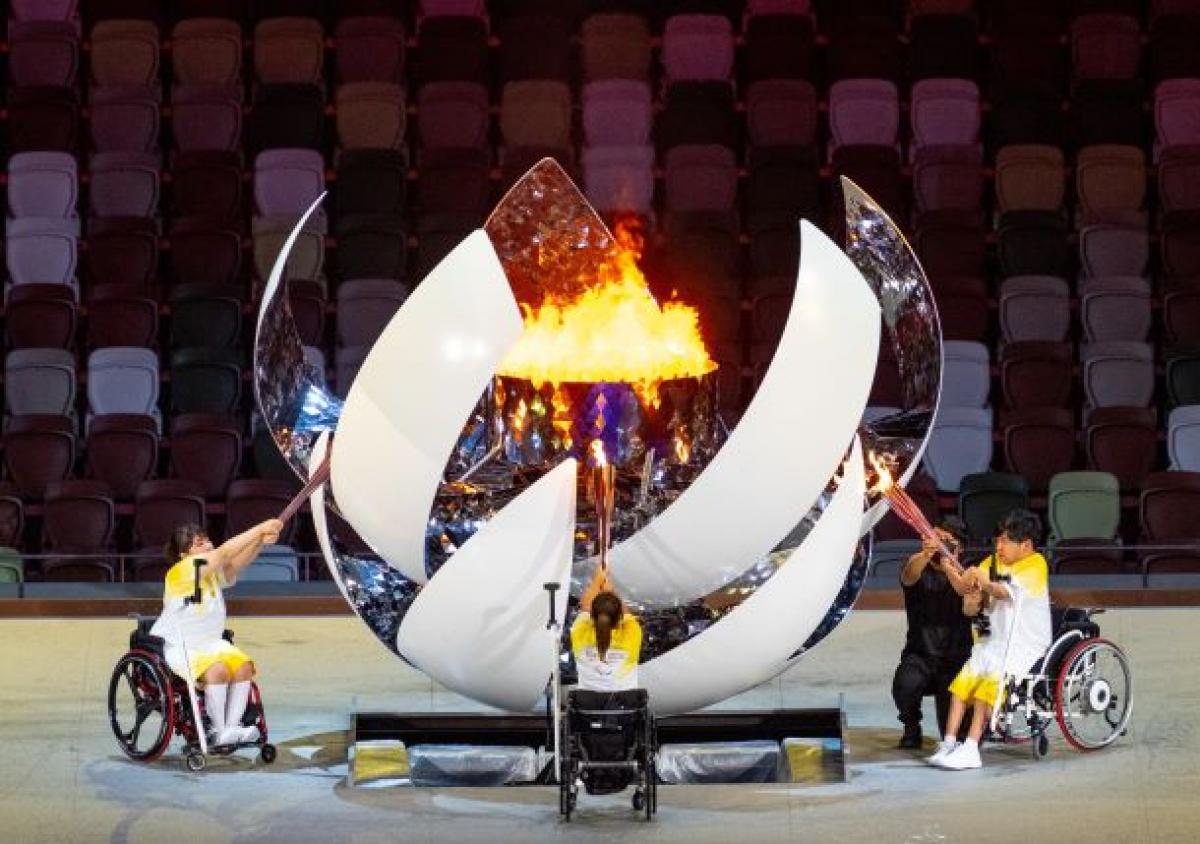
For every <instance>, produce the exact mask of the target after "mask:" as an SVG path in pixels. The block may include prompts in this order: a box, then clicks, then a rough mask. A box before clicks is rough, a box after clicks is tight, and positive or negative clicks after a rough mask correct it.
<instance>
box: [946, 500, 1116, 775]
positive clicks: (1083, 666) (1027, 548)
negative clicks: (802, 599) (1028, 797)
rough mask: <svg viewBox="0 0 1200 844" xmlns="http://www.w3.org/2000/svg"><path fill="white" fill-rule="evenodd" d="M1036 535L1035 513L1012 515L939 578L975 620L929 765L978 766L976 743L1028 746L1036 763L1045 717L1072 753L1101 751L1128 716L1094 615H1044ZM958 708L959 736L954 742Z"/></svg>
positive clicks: (1109, 647) (1045, 745) (1044, 744)
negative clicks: (962, 565) (979, 555)
mask: <svg viewBox="0 0 1200 844" xmlns="http://www.w3.org/2000/svg"><path fill="white" fill-rule="evenodd" d="M1040 533H1041V522H1040V520H1039V519H1038V517H1037V516H1036V515H1034V514H1033V513H1030V512H1029V511H1027V510H1015V511H1013V512H1012V513H1010V514H1009V515H1008V516H1006V517H1005V519H1004V520H1003V521H1002V522H1001V523H1000V525H999V527H998V529H997V534H996V550H995V553H994V554H993V555H992V556H990V557H988V558H987V559H985V560H984V561H983V562H982V563H981V564H980V565H979V566H977V567H975V568H972V569H967V570H966V571H965V572H963V573H962V574H957V573H953V572H951V573H950V574H949V575H948V576H949V578H950V580H951V583H952V585H953V586H954V588H955V589H956V590H957V591H959V592H960V593H961V594H963V596H964V597H963V603H964V612H966V613H968V614H969V615H976V616H979V617H980V619H981V620H982V621H984V622H985V623H984V624H983V625H982V629H981V630H980V633H979V635H978V636H977V639H976V642H975V645H974V647H973V648H972V650H971V656H970V658H969V659H968V660H967V663H966V664H965V665H964V666H963V668H962V670H961V671H960V672H959V674H958V676H957V677H956V678H955V679H954V682H952V683H951V684H950V692H951V695H952V696H953V697H952V700H951V705H950V712H949V716H948V718H947V722H946V730H945V738H944V739H943V741H942V744H941V746H940V747H939V749H938V751H937V753H935V754H934V755H933V756H932V757H930V759H929V762H930V764H932V765H935V766H937V767H941V768H948V769H950V770H964V769H969V768H978V767H980V766H981V764H982V760H981V757H980V755H979V745H980V743H981V742H982V741H984V740H985V738H986V740H990V741H993V742H1000V743H1016V742H1024V741H1031V742H1032V746H1033V752H1034V755H1035V757H1037V758H1041V757H1042V756H1045V755H1046V753H1048V752H1049V740H1048V738H1047V737H1046V734H1045V731H1046V728H1047V727H1048V726H1049V724H1050V723H1051V721H1057V722H1058V724H1059V727H1060V729H1061V730H1062V733H1063V736H1064V737H1065V738H1066V739H1067V741H1068V742H1070V743H1071V744H1072V745H1073V746H1074V747H1077V748H1079V749H1081V750H1095V749H1098V748H1100V747H1105V746H1107V745H1108V744H1111V743H1112V742H1113V741H1115V740H1116V738H1117V736H1119V735H1121V734H1122V733H1123V732H1124V731H1125V727H1126V725H1127V724H1128V722H1129V716H1130V714H1131V712H1132V698H1131V693H1132V685H1131V679H1130V672H1129V663H1128V660H1127V659H1126V657H1125V654H1124V653H1123V652H1122V651H1121V649H1120V648H1118V647H1117V646H1116V645H1114V644H1112V643H1111V642H1109V641H1107V640H1105V639H1102V638H1100V628H1099V625H1097V624H1096V623H1095V622H1094V621H1093V620H1092V616H1093V615H1094V614H1095V611H1092V610H1079V609H1052V607H1051V606H1050V600H1049V582H1048V568H1047V565H1046V561H1045V559H1044V558H1043V557H1042V555H1041V554H1039V553H1037V552H1036V551H1035V550H1034V545H1035V543H1036V542H1037V540H1038V538H1039V536H1040ZM968 711H969V712H970V713H971V722H970V729H969V732H968V738H967V740H966V741H965V742H963V743H962V744H959V743H958V742H957V741H956V737H957V735H958V730H959V727H960V726H961V724H962V721H963V719H964V717H965V716H966V714H967V713H968Z"/></svg>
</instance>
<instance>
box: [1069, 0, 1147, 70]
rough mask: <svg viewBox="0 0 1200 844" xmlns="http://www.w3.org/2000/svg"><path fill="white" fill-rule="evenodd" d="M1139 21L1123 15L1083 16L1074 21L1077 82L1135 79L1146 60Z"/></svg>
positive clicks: (1073, 36) (1072, 55) (1073, 44)
mask: <svg viewBox="0 0 1200 844" xmlns="http://www.w3.org/2000/svg"><path fill="white" fill-rule="evenodd" d="M1141 54H1142V33H1141V30H1140V28H1139V26H1138V22H1137V19H1136V18H1134V17H1131V16H1129V15H1119V14H1086V15H1079V16H1078V17H1076V18H1075V19H1074V20H1072V21H1071V68H1072V75H1073V76H1074V77H1075V79H1133V78H1134V77H1136V76H1137V75H1138V66H1139V65H1140V64H1141V58H1142V55H1141Z"/></svg>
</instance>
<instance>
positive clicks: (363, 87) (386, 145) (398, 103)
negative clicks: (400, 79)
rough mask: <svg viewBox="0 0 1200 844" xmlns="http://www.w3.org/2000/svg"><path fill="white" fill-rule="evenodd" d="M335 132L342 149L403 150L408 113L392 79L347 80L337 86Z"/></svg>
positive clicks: (399, 89)
mask: <svg viewBox="0 0 1200 844" xmlns="http://www.w3.org/2000/svg"><path fill="white" fill-rule="evenodd" d="M336 113H337V135H338V142H339V143H340V144H341V146H342V147H343V148H344V149H356V148H370V149H395V150H398V149H402V148H403V147H404V133H405V129H406V127H407V125H408V115H407V111H406V106H405V101H404V89H403V88H401V87H400V86H399V85H397V84H396V83H394V82H347V83H345V84H343V85H341V86H339V87H338V89H337V106H336Z"/></svg>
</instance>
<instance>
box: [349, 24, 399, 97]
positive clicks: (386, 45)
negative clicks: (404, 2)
mask: <svg viewBox="0 0 1200 844" xmlns="http://www.w3.org/2000/svg"><path fill="white" fill-rule="evenodd" d="M404 38H405V33H404V23H403V21H401V20H399V19H397V18H392V17H384V16H382V15H369V16H368V15H363V16H357V17H345V18H342V19H341V20H340V21H338V24H337V28H336V29H335V30H334V34H333V40H334V44H335V45H336V46H337V78H338V82H339V83H341V84H345V83H347V82H392V83H395V84H400V83H402V82H404V58H405V51H404V47H405V43H404Z"/></svg>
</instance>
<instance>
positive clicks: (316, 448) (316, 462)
mask: <svg viewBox="0 0 1200 844" xmlns="http://www.w3.org/2000/svg"><path fill="white" fill-rule="evenodd" d="M328 449H329V432H328V431H325V432H323V433H322V434H321V435H320V436H319V437H317V441H316V442H315V443H313V448H312V454H311V455H310V457H309V461H308V471H309V474H310V476H311V474H312V473H313V472H315V471H317V467H318V466H320V465H321V462H322V461H323V460H324V459H325V452H326V451H327V450H328ZM327 484H328V481H326V482H325V483H323V484H321V485H320V486H318V487H317V488H316V489H315V490H313V494H312V498H311V499H310V508H311V509H312V520H313V532H314V533H316V535H317V545H319V546H320V548H321V556H323V557H324V558H325V565H326V566H328V567H329V573H330V575H332V577H333V582H334V583H336V584H337V587H338V591H340V592H341V593H342V597H343V598H345V599H346V603H347V604H349V605H350V608H351V609H354V599H353V598H351V597H350V593H348V592H347V591H346V584H344V583H342V578H341V575H340V574H338V564H337V552H335V551H334V550H333V543H332V541H331V540H330V538H329V537H330V535H329V516H328V511H327V510H326V509H325V502H326V497H325V487H326V485H327Z"/></svg>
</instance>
